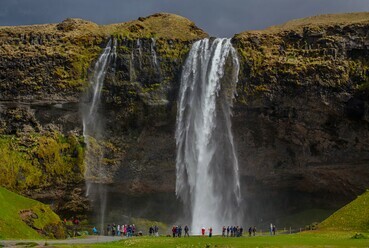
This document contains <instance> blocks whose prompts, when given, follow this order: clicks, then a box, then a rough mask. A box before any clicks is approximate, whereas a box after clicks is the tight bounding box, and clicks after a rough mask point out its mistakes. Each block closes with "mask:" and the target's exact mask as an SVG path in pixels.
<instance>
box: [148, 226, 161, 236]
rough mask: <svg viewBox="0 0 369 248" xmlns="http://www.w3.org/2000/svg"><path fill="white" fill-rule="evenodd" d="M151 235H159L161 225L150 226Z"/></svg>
mask: <svg viewBox="0 0 369 248" xmlns="http://www.w3.org/2000/svg"><path fill="white" fill-rule="evenodd" d="M149 236H155V237H159V227H158V226H150V228H149Z"/></svg>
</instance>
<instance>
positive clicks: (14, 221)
mask: <svg viewBox="0 0 369 248" xmlns="http://www.w3.org/2000/svg"><path fill="white" fill-rule="evenodd" d="M0 209H1V211H0V239H40V238H42V237H44V236H47V237H50V238H64V237H65V233H64V229H63V226H62V224H61V221H60V219H59V217H58V216H57V215H56V214H55V213H54V212H53V211H52V210H51V209H50V207H49V206H47V205H44V204H42V203H40V202H38V201H35V200H31V199H28V198H25V197H23V196H20V195H17V194H15V193H13V192H10V191H8V190H6V189H4V188H2V187H0Z"/></svg>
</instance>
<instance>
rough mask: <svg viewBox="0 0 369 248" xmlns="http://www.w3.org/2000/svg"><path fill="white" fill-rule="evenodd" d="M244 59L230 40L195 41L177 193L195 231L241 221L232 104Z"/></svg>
mask: <svg viewBox="0 0 369 248" xmlns="http://www.w3.org/2000/svg"><path fill="white" fill-rule="evenodd" d="M238 72H239V62H238V58H237V54H236V51H235V49H234V48H233V47H232V44H231V42H230V39H220V38H218V39H214V40H210V39H203V40H200V41H197V42H195V43H194V44H193V46H192V48H191V51H190V54H189V56H188V58H187V60H186V62H185V65H184V67H183V72H182V77H181V86H180V93H179V100H178V111H177V127H176V144H177V159H176V168H177V175H176V177H177V178H176V179H177V181H176V194H177V196H178V197H179V198H181V200H182V201H183V202H184V206H185V208H186V209H187V210H189V212H190V215H191V218H192V225H191V230H192V233H193V234H199V233H200V231H201V228H202V227H205V228H210V227H212V228H213V230H214V233H220V232H221V227H222V226H223V225H226V226H227V225H230V226H231V225H240V223H239V221H240V220H241V215H242V212H241V209H240V201H241V199H240V198H241V196H240V183H239V175H238V160H237V156H236V152H235V147H234V143H233V135H232V131H231V120H230V117H231V108H232V100H233V98H234V94H235V87H236V83H237V80H238Z"/></svg>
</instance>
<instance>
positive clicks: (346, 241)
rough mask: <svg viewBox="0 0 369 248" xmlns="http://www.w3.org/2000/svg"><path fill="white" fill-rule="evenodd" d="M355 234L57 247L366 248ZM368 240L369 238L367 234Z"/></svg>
mask: <svg viewBox="0 0 369 248" xmlns="http://www.w3.org/2000/svg"><path fill="white" fill-rule="evenodd" d="M354 234H355V233H347V232H324V233H322V232H316V231H315V232H305V233H299V234H289V235H288V234H286V235H277V236H256V237H242V238H223V237H212V238H208V237H204V238H203V237H190V238H171V237H159V238H156V237H135V238H130V239H126V240H122V241H119V242H113V243H108V244H94V245H75V246H73V245H60V246H56V247H78V248H85V247H143V248H145V247H153V248H159V247H160V248H165V247H178V248H179V247H227V248H229V247H234V248H238V247H240V248H245V247H368V246H369V239H352V238H351V237H352V236H353V235H354ZM366 236H367V237H369V235H368V234H366Z"/></svg>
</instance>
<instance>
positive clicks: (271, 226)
mask: <svg viewBox="0 0 369 248" xmlns="http://www.w3.org/2000/svg"><path fill="white" fill-rule="evenodd" d="M269 231H270V235H273V224H272V223H270V228H269Z"/></svg>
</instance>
